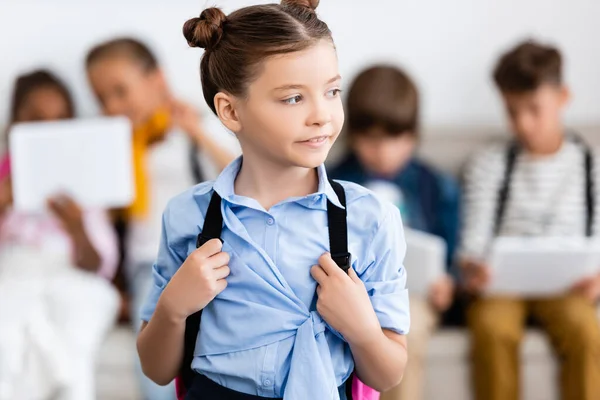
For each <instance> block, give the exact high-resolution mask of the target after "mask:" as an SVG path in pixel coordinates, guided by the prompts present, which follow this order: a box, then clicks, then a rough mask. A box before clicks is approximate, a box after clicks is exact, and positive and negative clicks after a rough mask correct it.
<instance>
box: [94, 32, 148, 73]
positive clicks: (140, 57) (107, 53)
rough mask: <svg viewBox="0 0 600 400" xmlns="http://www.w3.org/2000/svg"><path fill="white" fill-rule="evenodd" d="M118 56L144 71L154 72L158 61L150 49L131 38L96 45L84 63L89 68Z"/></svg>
mask: <svg viewBox="0 0 600 400" xmlns="http://www.w3.org/2000/svg"><path fill="white" fill-rule="evenodd" d="M119 56H124V57H127V58H129V59H131V60H132V61H134V62H136V63H138V64H139V65H140V66H141V67H142V69H143V70H144V71H154V70H156V69H157V68H158V60H157V59H156V56H155V55H154V53H153V52H152V51H151V50H150V48H149V47H148V46H146V45H145V44H144V43H142V42H140V41H139V40H136V39H132V38H117V39H113V40H110V41H108V42H104V43H101V44H99V45H97V46H96V47H94V48H92V49H91V50H90V51H89V53H88V55H87V57H86V62H85V63H86V66H87V67H88V68H89V67H90V66H91V65H92V64H94V63H95V62H97V61H101V60H105V59H107V58H113V57H119Z"/></svg>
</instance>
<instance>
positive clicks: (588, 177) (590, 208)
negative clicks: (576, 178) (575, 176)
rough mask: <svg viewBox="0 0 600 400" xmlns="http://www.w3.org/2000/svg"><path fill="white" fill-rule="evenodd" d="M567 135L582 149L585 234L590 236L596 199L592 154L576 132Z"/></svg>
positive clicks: (592, 228)
mask: <svg viewBox="0 0 600 400" xmlns="http://www.w3.org/2000/svg"><path fill="white" fill-rule="evenodd" d="M569 137H570V138H571V139H572V140H573V141H574V142H575V143H577V144H579V145H580V146H581V147H582V149H583V157H584V160H583V163H584V164H583V167H584V171H585V207H586V209H585V216H586V220H585V235H586V236H587V237H591V236H592V235H593V233H594V232H593V231H594V218H595V216H596V199H595V197H596V196H595V192H596V190H595V189H596V188H595V183H594V155H593V152H592V149H591V148H590V146H588V144H587V143H586V142H585V140H583V139H582V138H581V137H580V136H579V135H577V134H576V133H570V134H569Z"/></svg>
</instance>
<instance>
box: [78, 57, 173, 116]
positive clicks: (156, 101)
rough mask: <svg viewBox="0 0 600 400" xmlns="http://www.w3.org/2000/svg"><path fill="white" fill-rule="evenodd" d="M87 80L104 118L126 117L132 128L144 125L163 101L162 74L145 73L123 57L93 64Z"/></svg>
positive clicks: (157, 71)
mask: <svg viewBox="0 0 600 400" xmlns="http://www.w3.org/2000/svg"><path fill="white" fill-rule="evenodd" d="M88 77H89V80H90V84H91V85H92V89H93V90H94V92H95V94H96V96H97V98H98V100H99V101H100V104H101V106H102V109H103V111H104V114H106V115H111V116H112V115H124V116H127V117H128V118H129V119H130V120H131V122H132V123H133V124H134V125H140V124H143V123H144V122H146V121H147V120H148V119H150V118H151V117H152V115H153V114H154V113H155V112H156V110H157V109H158V108H160V107H162V106H164V105H165V103H166V101H167V90H166V85H165V81H164V79H163V75H162V72H161V71H160V70H158V69H157V70H151V71H145V70H144V69H143V68H142V66H141V65H140V64H138V63H136V62H135V61H134V60H133V59H130V58H128V57H125V56H115V57H107V58H104V59H101V60H98V61H96V62H94V63H93V64H91V65H90V67H89V68H88Z"/></svg>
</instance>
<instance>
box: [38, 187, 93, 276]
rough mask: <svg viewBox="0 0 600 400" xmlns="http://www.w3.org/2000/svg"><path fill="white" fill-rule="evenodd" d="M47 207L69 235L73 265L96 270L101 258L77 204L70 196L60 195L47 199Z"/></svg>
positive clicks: (91, 270) (87, 269)
mask: <svg viewBox="0 0 600 400" xmlns="http://www.w3.org/2000/svg"><path fill="white" fill-rule="evenodd" d="M48 207H49V208H50V210H51V211H52V212H53V213H54V215H56V217H57V218H58V219H60V222H61V223H62V226H63V228H64V230H65V231H66V232H67V233H68V234H69V236H70V237H71V241H72V243H73V249H74V251H73V253H74V256H75V260H74V262H75V265H77V267H79V268H81V269H83V270H86V271H90V272H94V273H95V272H97V271H98V269H99V268H100V265H101V263H102V259H101V258H100V254H99V253H98V250H97V249H96V247H95V246H94V244H93V243H92V242H91V241H90V237H89V235H88V231H87V229H86V226H85V224H84V221H83V220H84V218H83V211H82V210H81V208H80V207H79V205H78V204H77V203H76V202H75V201H74V200H73V199H71V198H70V197H68V196H65V195H60V196H56V197H53V198H51V199H49V200H48Z"/></svg>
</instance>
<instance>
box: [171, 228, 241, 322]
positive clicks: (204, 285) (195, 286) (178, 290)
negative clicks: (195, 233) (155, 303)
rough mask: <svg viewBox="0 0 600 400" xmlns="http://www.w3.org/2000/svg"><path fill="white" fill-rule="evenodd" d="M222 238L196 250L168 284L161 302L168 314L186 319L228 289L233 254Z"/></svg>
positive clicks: (179, 318)
mask: <svg viewBox="0 0 600 400" xmlns="http://www.w3.org/2000/svg"><path fill="white" fill-rule="evenodd" d="M222 246H223V245H222V243H221V241H220V240H219V239H212V240H210V241H208V242H206V243H205V244H204V245H203V246H202V247H200V248H198V249H196V250H194V252H193V253H192V254H190V255H189V257H188V258H187V260H185V262H184V263H183V264H182V265H181V267H180V268H179V269H178V270H177V272H176V273H175V275H173V278H171V281H170V282H169V283H168V284H167V287H166V288H165V290H164V292H163V294H162V295H161V296H160V299H159V303H160V305H161V306H162V307H164V309H165V310H166V311H167V314H168V315H170V316H172V317H173V318H175V319H177V320H184V319H185V318H187V317H189V316H190V315H192V314H194V313H195V312H196V311H200V310H202V309H203V308H204V307H206V306H207V305H208V303H210V302H211V301H212V300H213V299H214V298H215V297H216V296H217V295H218V294H219V293H221V292H222V291H223V290H225V288H226V287H227V281H226V280H225V278H226V277H227V276H228V275H229V266H228V264H229V254H227V253H224V252H222V251H221V248H222Z"/></svg>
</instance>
